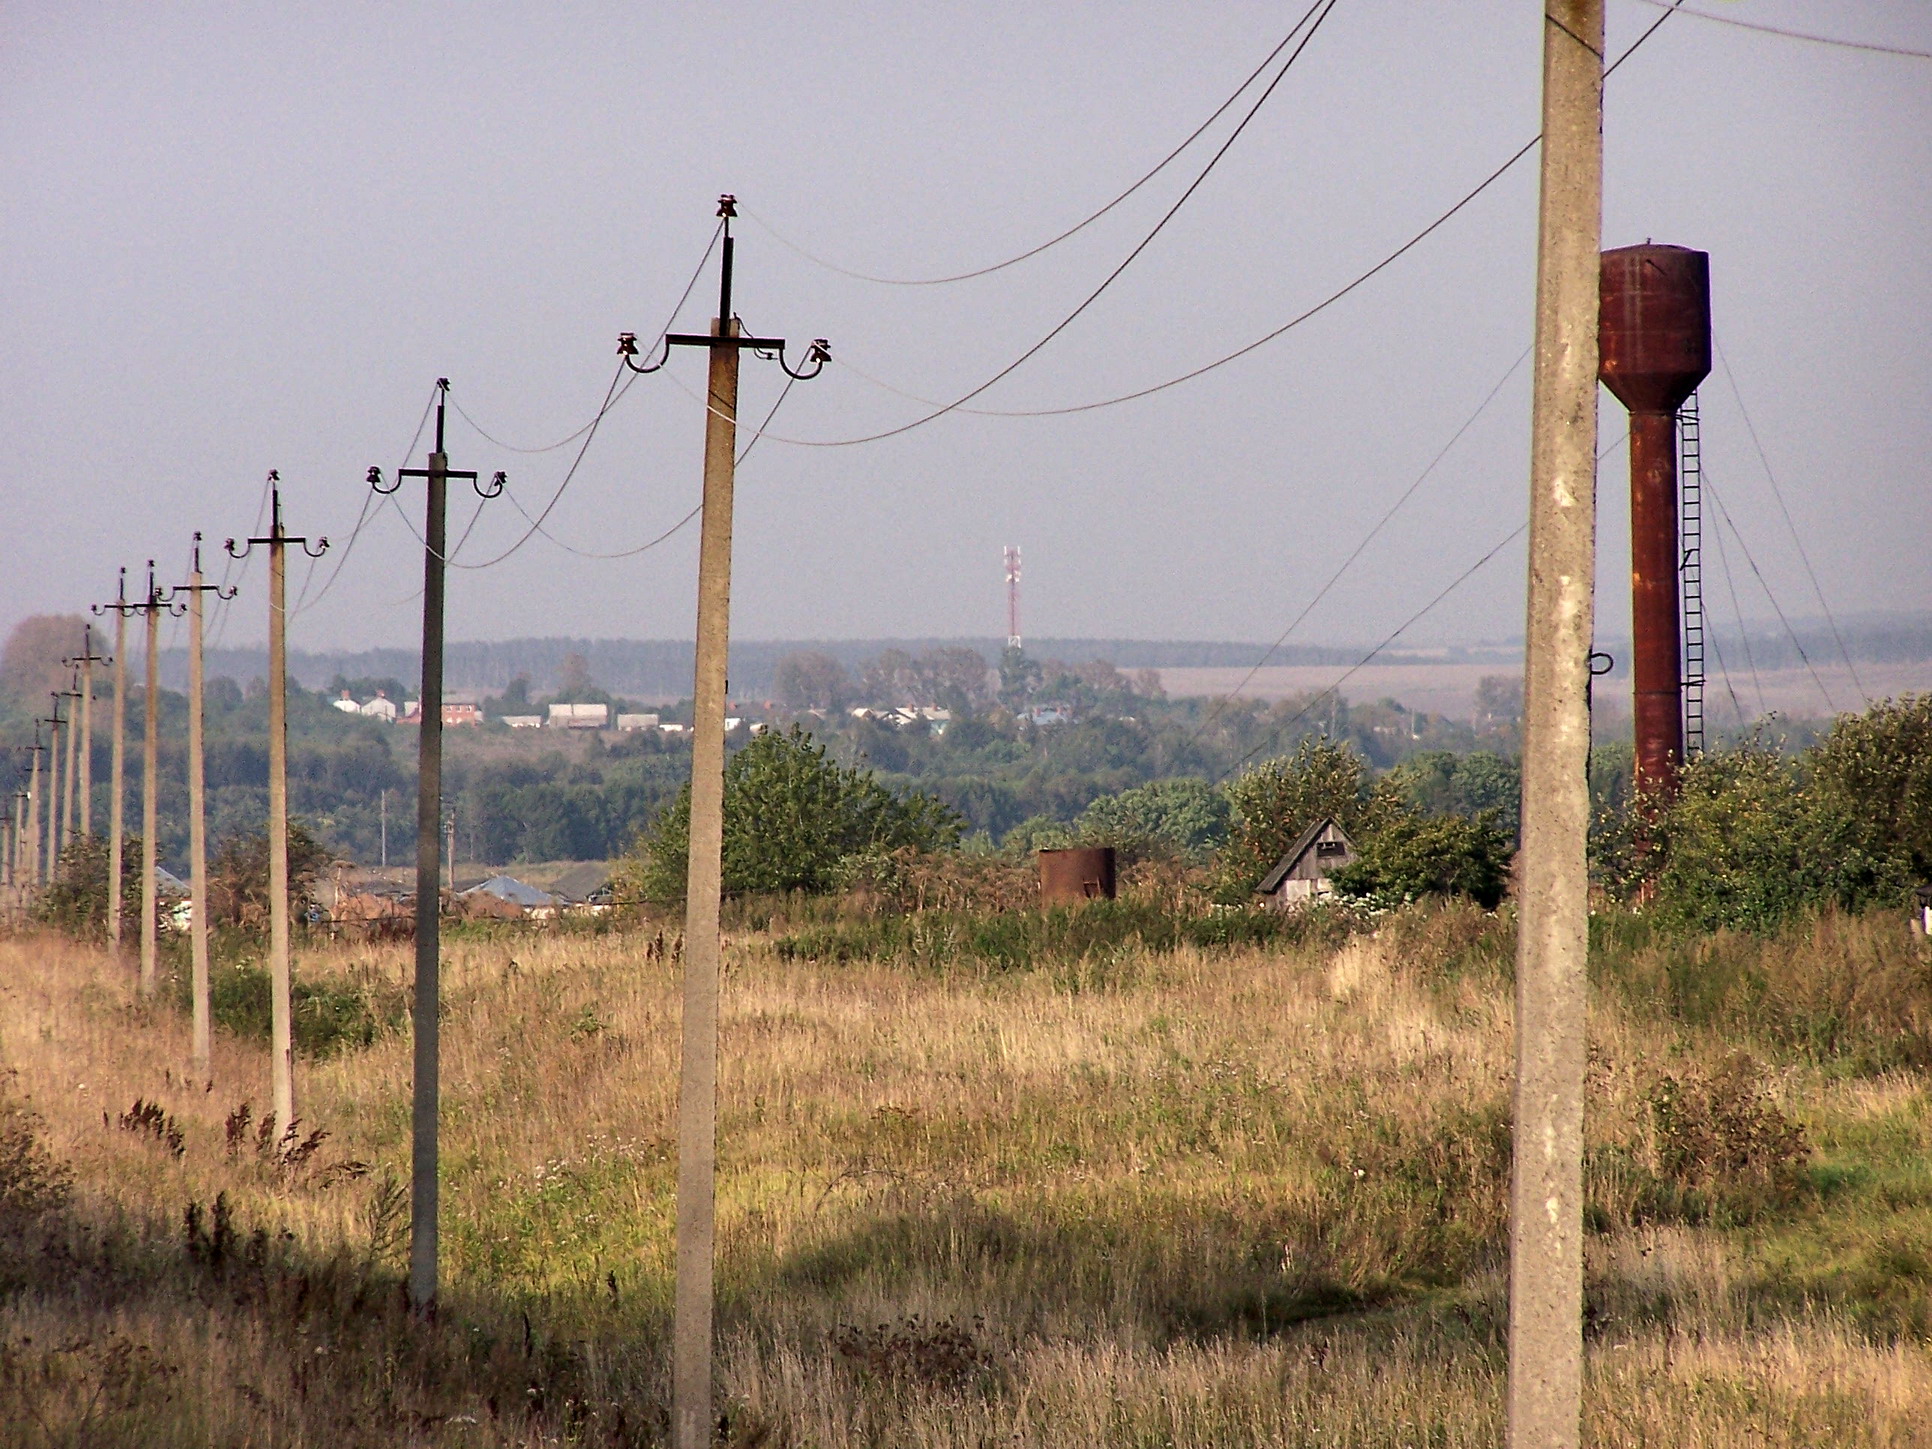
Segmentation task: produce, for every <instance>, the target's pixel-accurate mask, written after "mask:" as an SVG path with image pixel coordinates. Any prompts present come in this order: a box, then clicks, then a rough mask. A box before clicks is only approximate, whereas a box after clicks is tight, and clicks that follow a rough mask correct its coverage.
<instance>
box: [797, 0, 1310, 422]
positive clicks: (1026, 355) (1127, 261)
mask: <svg viewBox="0 0 1932 1449" xmlns="http://www.w3.org/2000/svg"><path fill="white" fill-rule="evenodd" d="M1340 3H1341V0H1315V4H1316V7H1317V8H1320V10H1321V13H1320V14H1319V15H1317V16H1316V17H1315V20H1314V23H1313V24H1311V25H1310V26H1309V27H1308V30H1307V33H1306V34H1305V35H1303V36H1302V37H1301V43H1300V44H1299V45H1297V46H1296V47H1295V48H1294V51H1293V52H1292V53H1291V54H1290V55H1289V57H1288V59H1287V60H1286V61H1285V62H1284V63H1283V64H1282V67H1281V69H1280V70H1279V71H1277V72H1276V73H1275V78H1274V79H1273V80H1271V81H1269V82H1268V87H1267V89H1266V90H1264V91H1262V93H1261V97H1260V99H1259V100H1257V101H1256V102H1255V103H1254V104H1253V105H1252V106H1250V107H1249V108H1248V112H1247V114H1246V115H1244V116H1243V117H1242V118H1241V121H1240V124H1238V125H1237V126H1236V127H1235V128H1234V130H1233V132H1232V133H1231V134H1230V135H1229V136H1228V138H1227V140H1225V141H1223V142H1222V143H1221V145H1220V147H1219V149H1217V150H1216V151H1215V153H1214V154H1213V155H1212V156H1210V157H1209V158H1208V162H1207V164H1206V165H1205V166H1204V167H1202V168H1201V171H1200V174H1199V175H1197V176H1196V177H1195V178H1194V180H1193V181H1191V182H1189V183H1188V187H1187V189H1186V190H1185V191H1183V192H1182V193H1181V195H1180V199H1179V200H1177V201H1176V202H1175V203H1174V204H1173V205H1172V206H1170V207H1168V209H1167V210H1166V211H1165V212H1164V213H1163V214H1162V216H1161V219H1160V220H1159V221H1157V222H1156V223H1154V228H1153V230H1152V231H1150V232H1148V233H1147V235H1146V236H1144V237H1142V238H1141V239H1140V241H1139V242H1138V243H1136V244H1135V246H1134V249H1133V250H1132V251H1130V252H1128V253H1127V255H1126V257H1125V258H1124V259H1123V260H1122V261H1121V262H1120V264H1119V265H1118V266H1116V267H1115V268H1114V269H1113V270H1112V271H1111V272H1109V273H1108V274H1107V275H1106V277H1105V278H1104V279H1103V280H1102V281H1101V283H1100V285H1099V286H1097V287H1095V288H1094V289H1093V291H1091V292H1089V293H1088V294H1087V296H1086V299H1085V300H1084V301H1082V302H1081V303H1080V305H1079V306H1077V307H1075V308H1074V309H1073V310H1072V311H1071V312H1069V313H1068V314H1067V315H1066V316H1065V317H1063V318H1061V319H1060V321H1059V322H1057V323H1055V324H1054V326H1053V327H1052V329H1051V330H1050V331H1048V332H1047V334H1046V335H1045V336H1044V337H1042V338H1040V340H1039V341H1038V342H1035V343H1034V344H1033V345H1032V346H1031V347H1029V348H1027V349H1026V351H1024V352H1022V353H1021V354H1020V355H1019V356H1018V357H1016V358H1014V359H1013V360H1012V361H1011V362H1009V363H1007V364H1006V366H1005V367H1002V368H1001V369H1000V370H999V371H998V372H996V373H994V374H993V375H992V376H991V377H989V378H987V379H986V381H984V382H982V383H981V384H979V386H978V387H975V388H974V389H972V391H970V392H968V393H966V394H964V395H963V396H961V397H959V398H957V399H955V400H954V401H953V402H951V403H948V404H947V405H946V406H944V407H942V408H936V409H934V410H933V411H932V412H930V413H928V414H926V416H924V417H921V418H915V419H913V421H911V422H909V423H901V424H900V425H899V426H898V427H896V428H887V429H886V430H885V431H884V432H878V433H870V434H867V435H866V436H864V437H858V438H832V439H816V440H813V439H804V438H786V439H782V440H779V439H776V437H775V435H774V440H775V441H784V442H788V443H793V444H796V445H797V446H800V447H808V448H849V447H852V446H854V445H855V444H859V443H876V442H879V441H881V440H882V439H885V438H896V437H898V436H899V435H900V434H901V433H909V432H911V431H912V430H913V429H914V428H921V427H924V426H925V425H926V424H927V423H930V422H934V421H937V420H938V419H940V418H943V417H945V416H946V414H948V413H950V412H955V411H957V410H958V409H959V408H960V406H961V405H962V404H965V403H969V402H971V401H972V400H973V399H974V398H976V397H978V396H979V395H980V394H981V393H983V392H985V391H986V390H987V389H988V388H990V387H992V386H993V385H994V384H995V383H997V382H999V381H1000V380H1001V379H1002V378H1005V377H1008V376H1010V375H1011V374H1012V373H1014V372H1015V371H1016V370H1018V369H1019V368H1020V367H1021V366H1023V365H1024V364H1025V363H1026V362H1027V361H1028V360H1029V359H1031V358H1033V357H1034V356H1036V355H1037V354H1038V353H1039V352H1040V350H1041V349H1042V348H1044V347H1045V346H1046V345H1047V344H1048V343H1050V342H1052V341H1053V339H1054V338H1056V337H1058V336H1059V335H1060V334H1061V333H1062V332H1064V331H1066V330H1067V328H1069V327H1071V326H1072V325H1073V323H1074V321H1075V320H1076V319H1077V318H1079V317H1080V316H1081V314H1083V313H1084V312H1085V311H1086V310H1087V309H1088V308H1089V307H1091V306H1092V305H1093V304H1094V303H1095V302H1097V301H1099V300H1100V296H1101V294H1102V293H1104V292H1105V291H1106V290H1107V289H1108V288H1109V287H1111V286H1112V285H1113V284H1114V282H1115V281H1116V280H1118V279H1119V277H1120V275H1121V273H1123V272H1125V271H1126V270H1127V268H1128V267H1130V266H1132V265H1133V263H1134V261H1135V259H1136V258H1138V257H1139V256H1140V254H1141V253H1142V252H1144V251H1146V250H1147V248H1148V247H1149V246H1151V245H1153V242H1154V238H1155V237H1157V236H1159V235H1160V234H1161V232H1162V230H1163V229H1165V227H1166V226H1167V224H1168V222H1170V221H1172V220H1173V219H1174V217H1175V216H1176V215H1177V214H1178V213H1179V212H1180V210H1181V208H1182V207H1183V206H1185V205H1187V203H1188V201H1189V200H1190V199H1191V198H1192V197H1193V195H1194V193H1195V192H1196V191H1198V190H1199V189H1200V187H1201V185H1202V183H1203V182H1205V181H1206V180H1207V179H1208V176H1209V175H1210V174H1211V173H1212V172H1213V170H1214V168H1215V167H1216V166H1217V165H1218V164H1219V163H1220V161H1221V158H1222V157H1223V156H1225V155H1227V153H1228V151H1229V149H1230V148H1231V147H1232V146H1233V145H1234V143H1235V142H1236V141H1237V140H1239V139H1240V137H1241V133H1242V132H1243V131H1245V130H1246V129H1247V127H1248V123H1249V122H1250V121H1252V120H1253V119H1254V118H1255V116H1256V114H1257V113H1259V111H1260V110H1261V108H1262V107H1263V106H1264V105H1266V104H1267V103H1268V98H1269V97H1270V96H1272V95H1273V94H1274V93H1275V89H1276V87H1278V86H1279V85H1280V84H1281V82H1282V81H1283V80H1284V79H1285V78H1286V77H1287V75H1288V72H1289V71H1290V70H1292V69H1294V65H1295V62H1296V61H1297V60H1299V59H1300V58H1301V55H1302V52H1303V51H1305V50H1306V49H1307V48H1308V43H1309V42H1310V41H1311V40H1313V39H1314V38H1315V32H1316V31H1317V30H1319V29H1321V26H1322V22H1323V21H1324V20H1326V19H1328V17H1329V15H1330V14H1332V13H1333V11H1334V9H1335V7H1336V5H1338V4H1340ZM1310 13H1313V12H1312V11H1311V12H1310Z"/></svg>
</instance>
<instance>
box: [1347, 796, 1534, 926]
mask: <svg viewBox="0 0 1932 1449" xmlns="http://www.w3.org/2000/svg"><path fill="white" fill-rule="evenodd" d="M1359 850H1360V855H1359V857H1358V858H1357V859H1356V861H1355V862H1354V863H1353V864H1352V865H1346V866H1343V867H1342V868H1341V869H1340V870H1338V871H1336V872H1335V873H1334V874H1333V875H1332V876H1331V877H1330V880H1331V881H1332V882H1333V884H1334V886H1335V891H1336V893H1337V894H1338V895H1341V896H1343V897H1346V898H1351V899H1357V900H1364V901H1367V902H1368V903H1370V904H1371V905H1377V906H1398V905H1401V904H1403V903H1404V902H1407V901H1419V900H1422V899H1423V898H1424V897H1427V896H1467V897H1468V898H1469V899H1470V900H1472V901H1474V902H1475V903H1476V904H1477V905H1479V906H1481V907H1482V908H1483V909H1484V910H1491V911H1493V910H1495V909H1496V907H1497V906H1498V905H1500V904H1502V899H1503V896H1504V894H1505V893H1506V892H1507V891H1508V889H1509V861H1510V843H1509V839H1508V837H1507V836H1505V835H1504V834H1503V833H1502V832H1501V831H1500V830H1498V829H1496V827H1495V825H1494V824H1493V823H1492V822H1491V820H1490V817H1489V816H1488V815H1487V814H1486V813H1485V814H1482V815H1478V816H1477V817H1476V818H1475V819H1474V820H1470V819H1467V818H1465V817H1464V816H1461V815H1415V814H1401V815H1396V816H1394V817H1393V818H1391V819H1390V820H1388V821H1386V822H1384V823H1383V824H1382V825H1381V826H1380V827H1379V828H1378V829H1377V830H1375V831H1374V832H1373V833H1372V834H1370V835H1368V836H1367V837H1366V838H1365V839H1364V840H1362V841H1361V842H1360V843H1359Z"/></svg>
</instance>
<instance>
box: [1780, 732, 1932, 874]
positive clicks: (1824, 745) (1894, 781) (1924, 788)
mask: <svg viewBox="0 0 1932 1449" xmlns="http://www.w3.org/2000/svg"><path fill="white" fill-rule="evenodd" d="M1806 761H1807V763H1808V764H1809V766H1810V773H1811V780H1812V784H1813V786H1814V788H1815V789H1816V790H1817V792H1818V794H1819V795H1820V797H1821V798H1822V799H1824V800H1827V801H1830V802H1831V803H1832V805H1833V807H1834V808H1835V809H1837V810H1838V811H1840V812H1842V813H1843V814H1844V815H1845V816H1846V817H1847V818H1848V821H1849V825H1850V828H1851V830H1852V832H1853V833H1854V834H1855V835H1856V836H1857V838H1858V840H1859V843H1860V844H1861V845H1862V846H1863V847H1864V849H1865V850H1866V851H1868V852H1869V853H1871V854H1873V855H1883V856H1888V857H1903V859H1904V860H1906V861H1908V862H1909V863H1910V868H1911V870H1912V871H1913V872H1914V873H1915V874H1916V875H1917V876H1918V877H1919V878H1920V879H1921V880H1926V879H1932V695H1925V694H1919V695H1910V694H1908V695H1904V696H1902V697H1901V698H1898V699H1888V700H1882V701H1880V702H1879V703H1877V704H1875V705H1873V706H1872V707H1871V708H1870V709H1868V710H1866V711H1865V713H1863V714H1847V715H1840V716H1839V717H1838V720H1837V721H1836V723H1834V724H1833V725H1832V729H1831V733H1830V734H1828V735H1827V736H1825V738H1824V739H1823V740H1821V741H1819V742H1818V744H1816V745H1814V746H1813V747H1812V748H1811V749H1810V750H1809V751H1807V752H1806Z"/></svg>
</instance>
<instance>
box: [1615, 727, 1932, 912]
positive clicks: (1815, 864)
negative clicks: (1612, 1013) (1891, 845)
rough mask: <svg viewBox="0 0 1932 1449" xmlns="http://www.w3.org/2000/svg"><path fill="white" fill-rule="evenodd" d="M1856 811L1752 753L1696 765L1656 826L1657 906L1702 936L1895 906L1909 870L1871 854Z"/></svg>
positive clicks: (1902, 862) (1796, 766)
mask: <svg viewBox="0 0 1932 1449" xmlns="http://www.w3.org/2000/svg"><path fill="white" fill-rule="evenodd" d="M1858 811H1859V805H1858V802H1857V801H1855V800H1853V799H1850V798H1848V797H1847V795H1846V794H1845V792H1844V790H1843V789H1842V788H1839V787H1837V786H1828V785H1825V784H1822V783H1820V782H1817V781H1812V780H1808V779H1807V778H1806V775H1805V772H1804V768H1803V765H1802V763H1801V762H1800V761H1796V760H1792V759H1789V758H1787V757H1785V756H1783V755H1781V754H1779V753H1777V752H1776V751H1774V750H1772V749H1771V748H1769V747H1768V746H1766V745H1764V744H1761V743H1752V744H1748V745H1743V746H1740V747H1738V748H1736V749H1731V750H1722V751H1716V752H1713V753H1711V754H1707V755H1703V756H1700V757H1699V758H1697V759H1695V760H1693V761H1691V763H1690V764H1689V765H1687V766H1686V767H1685V768H1684V770H1683V772H1682V775H1681V777H1680V787H1679V791H1678V795H1677V798H1676V800H1675V801H1673V802H1672V803H1671V805H1670V806H1669V808H1668V809H1666V810H1665V811H1663V812H1662V814H1661V816H1660V817H1659V819H1658V821H1657V823H1656V832H1655V846H1654V848H1655V849H1656V850H1657V851H1658V852H1660V854H1661V858H1662V860H1663V866H1662V869H1661V870H1659V871H1658V872H1657V875H1656V888H1657V905H1658V909H1659V910H1660V912H1661V913H1662V914H1663V915H1664V917H1665V918H1666V919H1667V920H1669V921H1671V922H1672V923H1674V924H1676V925H1679V926H1682V927H1685V928H1688V929H1691V930H1699V931H1711V930H1716V929H1718V928H1720V927H1724V926H1731V927H1736V928H1739V929H1742V930H1750V931H1760V932H1761V931H1767V930H1771V929H1773V928H1775V927H1776V926H1778V925H1779V924H1780V923H1782V922H1784V921H1786V920H1789V919H1791V918H1792V917H1794V916H1796V915H1798V914H1799V913H1801V912H1803V911H1805V910H1808V909H1815V908H1818V907H1821V906H1825V905H1838V906H1842V907H1845V908H1847V909H1857V908H1860V907H1863V906H1866V905H1870V904H1875V903H1879V902H1887V901H1896V900H1902V899H1903V898H1904V895H1905V893H1906V891H1907V889H1908V887H1909V885H1910V880H1911V875H1910V865H1909V862H1908V860H1907V859H1906V858H1905V857H1904V856H1902V855H1899V854H1889V853H1881V852H1880V851H1878V850H1875V849H1874V848H1873V845H1872V843H1871V842H1870V840H1869V839H1868V838H1866V837H1865V832H1864V831H1863V830H1862V829H1861V826H1860V817H1859V813H1858Z"/></svg>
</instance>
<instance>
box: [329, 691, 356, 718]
mask: <svg viewBox="0 0 1932 1449" xmlns="http://www.w3.org/2000/svg"><path fill="white" fill-rule="evenodd" d="M329 703H330V704H332V705H334V706H335V707H336V708H337V709H339V710H341V711H342V712H343V713H344V714H361V713H362V706H361V705H359V704H357V703H356V700H355V696H354V695H352V694H350V693H349V691H348V690H346V689H345V690H343V691H342V698H340V699H332V700H330V701H329Z"/></svg>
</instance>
